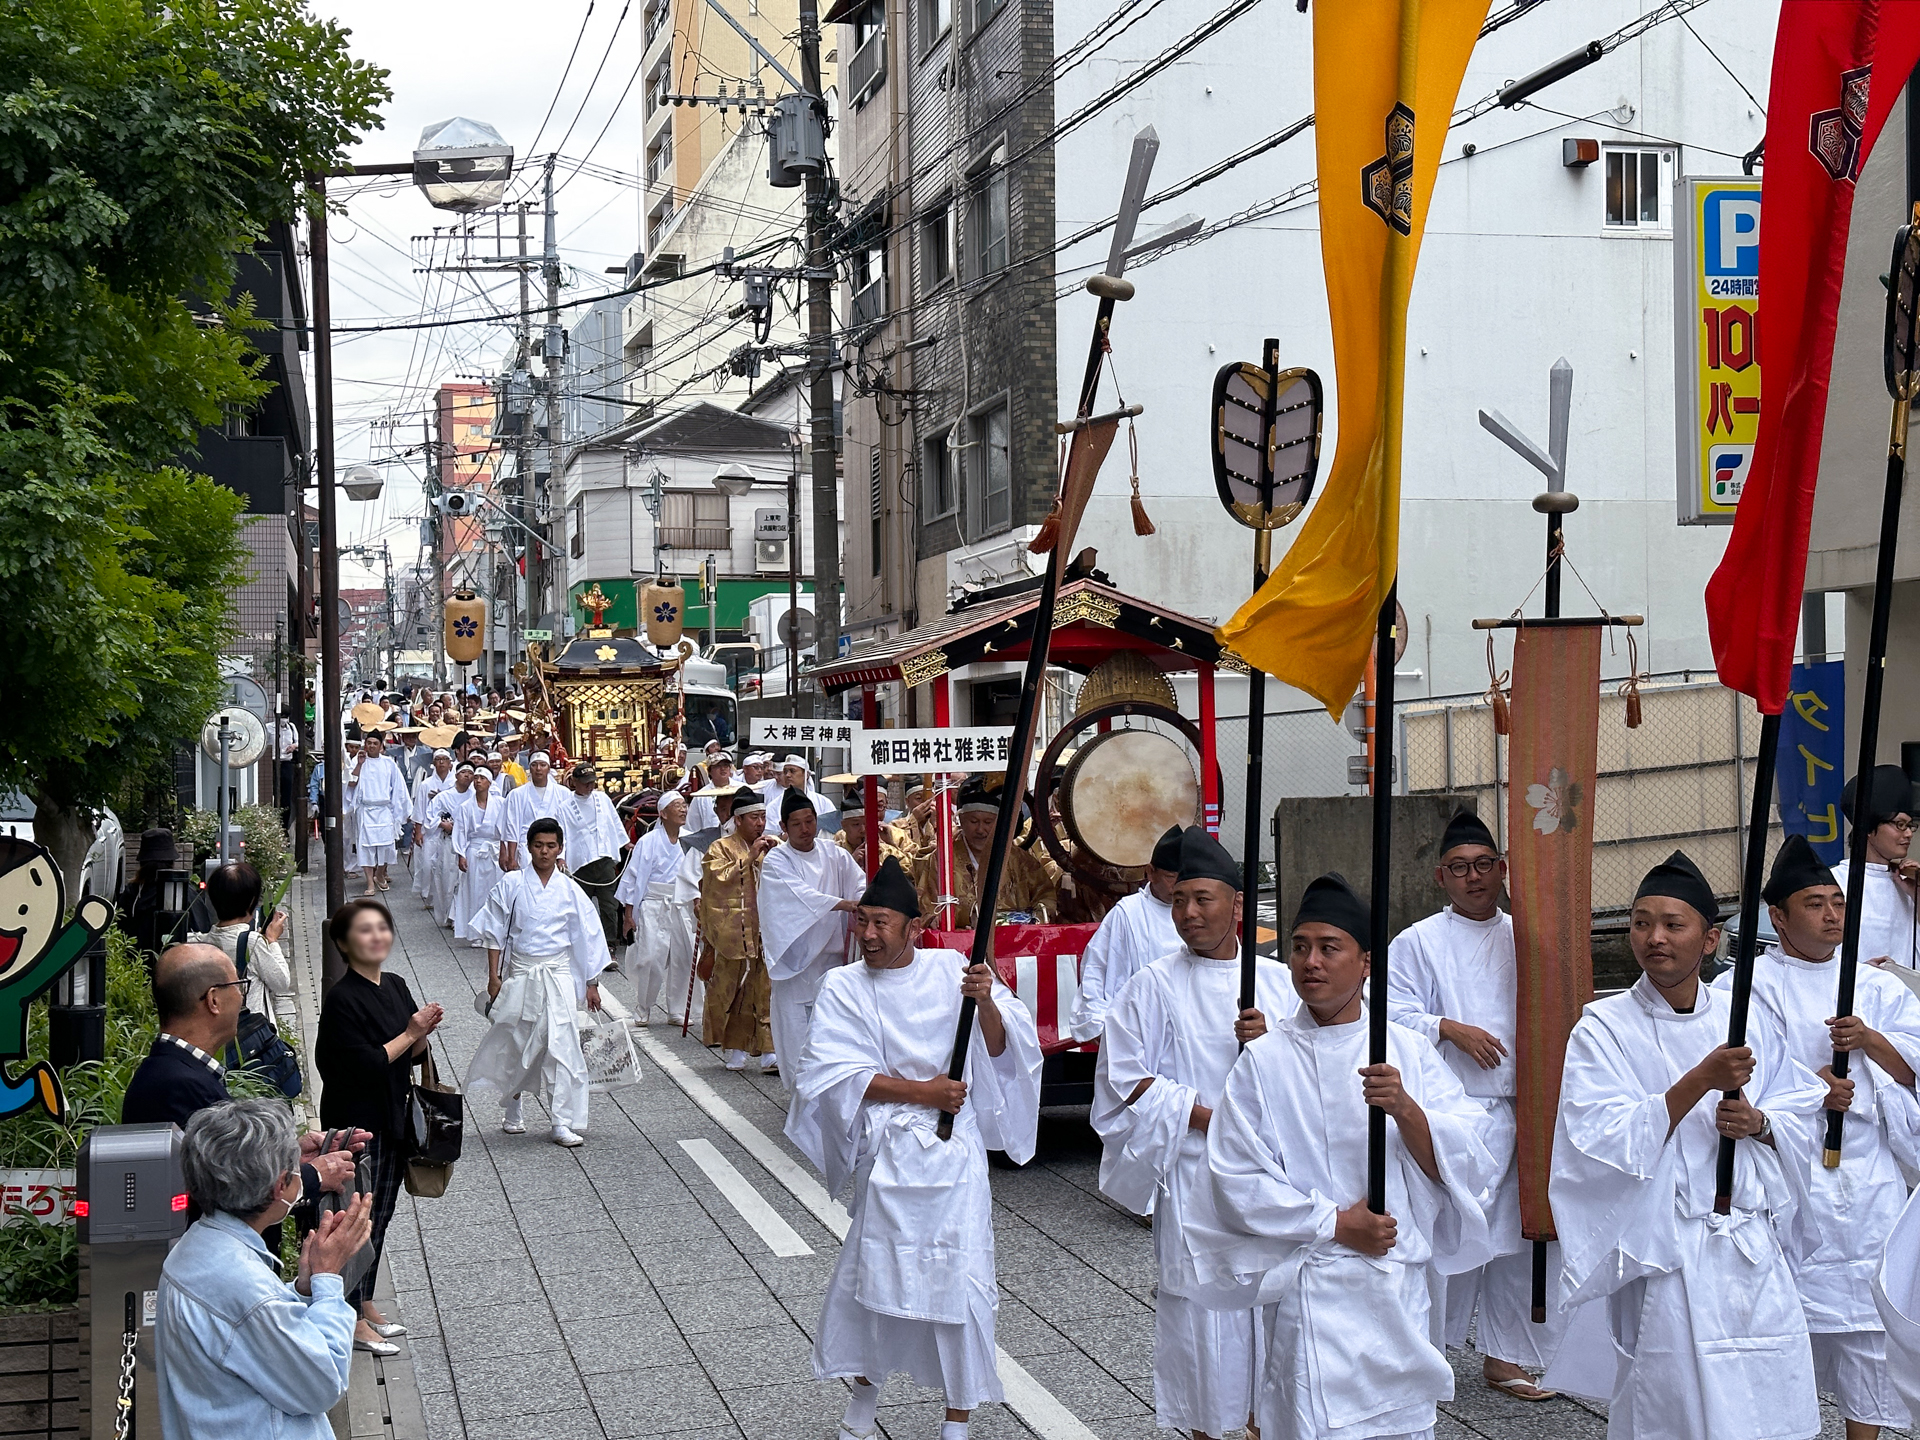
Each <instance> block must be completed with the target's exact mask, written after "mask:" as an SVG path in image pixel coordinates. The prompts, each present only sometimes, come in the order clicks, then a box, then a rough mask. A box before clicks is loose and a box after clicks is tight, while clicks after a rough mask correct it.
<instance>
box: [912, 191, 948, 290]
mask: <svg viewBox="0 0 1920 1440" xmlns="http://www.w3.org/2000/svg"><path fill="white" fill-rule="evenodd" d="M952 278H953V198H952V197H951V196H948V197H947V198H946V199H944V200H942V201H941V202H940V203H939V204H937V205H935V206H934V207H933V208H932V209H930V210H928V211H927V213H926V214H924V215H922V216H921V217H920V288H921V289H922V290H933V289H936V288H937V287H939V286H941V285H944V284H946V283H947V281H948V280H950V279H952Z"/></svg>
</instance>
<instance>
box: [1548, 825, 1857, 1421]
mask: <svg viewBox="0 0 1920 1440" xmlns="http://www.w3.org/2000/svg"><path fill="white" fill-rule="evenodd" d="M1717 917H1718V906H1717V904H1716V902H1715V900H1714V895H1713V890H1712V887H1711V886H1709V885H1708V884H1707V882H1706V880H1705V879H1704V878H1703V877H1702V876H1701V874H1700V871H1699V868H1698V867H1697V866H1695V865H1694V863H1693V862H1692V861H1691V860H1690V859H1688V858H1687V856H1685V855H1684V854H1682V853H1681V852H1679V851H1677V850H1676V851H1675V852H1674V853H1673V855H1672V856H1670V857H1669V858H1668V859H1667V860H1666V861H1665V862H1663V863H1662V864H1659V865H1656V866H1654V868H1653V869H1652V870H1651V871H1649V872H1648V873H1647V876H1646V878H1645V879H1644V880H1643V881H1642V882H1641V884H1640V891H1639V894H1638V896H1637V897H1636V898H1635V900H1634V902H1633V912H1632V918H1631V921H1630V926H1629V930H1628V941H1629V943H1630V944H1631V946H1632V948H1633V958H1634V959H1635V960H1636V961H1637V962H1638V963H1639V965H1640V969H1641V971H1642V974H1641V977H1640V979H1639V980H1638V981H1637V982H1636V983H1635V984H1634V986H1633V988H1632V989H1630V990H1627V991H1625V992H1623V993H1621V994H1619V995H1613V996H1609V997H1608V998H1607V999H1604V1000H1596V1001H1594V1002H1593V1003H1592V1004H1591V1005H1588V1006H1587V1007H1586V1010H1585V1012H1584V1013H1583V1014H1582V1015H1581V1017H1580V1019H1579V1021H1578V1022H1577V1023H1576V1024H1575V1025H1574V1027H1573V1034H1572V1035H1571V1036H1570V1037H1569V1039H1568V1042H1567V1059H1566V1069H1565V1072H1564V1074H1563V1076H1562V1078H1561V1084H1560V1114H1559V1117H1558V1119H1557V1121H1556V1123H1555V1127H1554V1138H1553V1178H1552V1182H1551V1185H1550V1187H1549V1194H1550V1197H1551V1199H1552V1202H1553V1218H1554V1225H1555V1228H1556V1229H1557V1230H1558V1232H1559V1235H1560V1248H1561V1255H1562V1259H1563V1268H1562V1270H1561V1274H1560V1304H1561V1306H1562V1308H1563V1309H1566V1310H1568V1311H1572V1310H1573V1309H1574V1308H1575V1307H1577V1306H1582V1305H1585V1304H1587V1303H1588V1302H1593V1301H1599V1302H1602V1303H1601V1305H1600V1306H1599V1307H1598V1309H1597V1313H1596V1312H1593V1311H1590V1312H1588V1314H1589V1315H1591V1316H1594V1318H1596V1319H1603V1320H1604V1328H1605V1330H1606V1332H1608V1333H1609V1334H1610V1336H1611V1339H1612V1346H1611V1349H1610V1351H1609V1349H1608V1348H1607V1347H1606V1346H1605V1345H1604V1343H1602V1344H1597V1345H1587V1344H1578V1343H1569V1344H1566V1345H1563V1346H1562V1347H1561V1350H1560V1355H1559V1357H1558V1359H1557V1361H1556V1363H1555V1365H1554V1367H1553V1369H1552V1370H1551V1371H1549V1372H1548V1375H1547V1383H1548V1384H1549V1385H1554V1386H1556V1387H1557V1388H1559V1389H1562V1390H1567V1391H1570V1392H1572V1393H1574V1394H1578V1395H1585V1396H1589V1397H1591V1398H1596V1399H1604V1400H1606V1401H1607V1402H1608V1405H1607V1415H1608V1419H1607V1433H1608V1435H1609V1436H1611V1437H1614V1440H1629V1437H1630V1440H1806V1437H1809V1436H1813V1435H1817V1434H1819V1433H1820V1406H1819V1402H1818V1400H1817V1398H1816V1396H1815V1393H1814V1380H1813V1352H1812V1349H1811V1347H1810V1346H1809V1344H1808V1341H1807V1322H1806V1318H1805V1316H1804V1315H1803V1314H1802V1313H1801V1306H1800V1296H1799V1294H1798V1292H1797V1291H1796V1290H1795V1288H1794V1283H1793V1272H1792V1270H1791V1268H1790V1266H1789V1263H1788V1254H1787V1250H1786V1248H1785V1247H1786V1246H1792V1247H1794V1248H1795V1249H1798V1248H1799V1247H1800V1244H1801V1241H1800V1238H1799V1236H1798V1233H1797V1230H1796V1221H1797V1220H1798V1218H1799V1217H1798V1216H1797V1215H1796V1213H1795V1203H1794V1196H1793V1185H1792V1183H1791V1181H1790V1179H1789V1175H1788V1170H1789V1169H1791V1168H1792V1167H1795V1166H1798V1167H1810V1166H1811V1165H1813V1164H1816V1163H1818V1162H1817V1161H1816V1160H1815V1159H1814V1158H1813V1154H1812V1146H1813V1144H1814V1143H1815V1142H1814V1141H1813V1137H1812V1127H1813V1124H1814V1121H1815V1116H1816V1113H1817V1111H1818V1109H1819V1107H1820V1104H1821V1102H1822V1101H1823V1100H1824V1099H1825V1097H1826V1087H1825V1085H1823V1084H1822V1083H1821V1082H1819V1081H1818V1080H1816V1079H1815V1078H1814V1077H1813V1076H1812V1075H1810V1074H1807V1073H1806V1072H1805V1071H1804V1070H1801V1071H1800V1076H1801V1083H1800V1084H1799V1085H1798V1086H1797V1087H1795V1086H1794V1085H1793V1084H1792V1082H1791V1081H1790V1080H1788V1079H1787V1078H1786V1077H1785V1076H1783V1075H1781V1074H1780V1073H1779V1072H1781V1071H1782V1070H1790V1069H1792V1068H1794V1062H1793V1060H1792V1059H1791V1057H1789V1056H1787V1055H1784V1054H1782V1053H1781V1052H1780V1048H1779V1046H1778V1045H1777V1044H1775V1045H1773V1046H1769V1045H1768V1044H1767V1043H1766V1041H1767V1037H1766V1034H1765V1027H1764V1026H1756V1027H1751V1028H1750V1029H1749V1031H1748V1036H1747V1038H1748V1040H1749V1044H1748V1045H1743V1046H1737V1047H1736V1046H1729V1045H1728V1044H1727V1043H1726V1041H1727V1020H1728V1009H1727V997H1726V996H1724V995H1722V994H1720V993H1718V992H1716V991H1714V990H1712V989H1709V988H1708V987H1707V986H1705V985H1703V984H1701V983H1700V962H1701V960H1702V959H1703V958H1704V957H1705V956H1706V955H1707V953H1708V952H1710V951H1711V950H1712V949H1713V947H1714V946H1715V944H1717V943H1718V940H1719V925H1718V918H1717ZM1726 1091H1737V1092H1739V1094H1738V1096H1737V1098H1735V1099H1732V1100H1728V1099H1725V1098H1723V1096H1724V1092H1726ZM1749 1095H1765V1096H1768V1097H1769V1103H1768V1108H1767V1109H1765V1110H1762V1109H1760V1108H1759V1107H1757V1106H1755V1105H1754V1104H1753V1103H1752V1102H1751V1101H1750V1100H1749V1099H1748V1098H1747V1097H1748V1096H1749ZM1723 1137H1725V1138H1729V1139H1733V1140H1735V1141H1736V1142H1737V1143H1736V1144H1735V1146H1734V1174H1733V1189H1732V1195H1731V1204H1730V1208H1729V1212H1728V1213H1727V1214H1725V1215H1720V1214H1716V1213H1715V1204H1714V1199H1715V1190H1716V1188H1717V1185H1716V1177H1715V1171H1716V1167H1717V1161H1718V1156H1719V1151H1720V1141H1721V1139H1722V1138H1723ZM1583 1322H1584V1317H1582V1316H1574V1317H1573V1318H1572V1320H1571V1322H1570V1331H1571V1333H1573V1334H1580V1333H1582V1331H1583V1329H1584V1328H1585V1327H1584V1323H1583Z"/></svg>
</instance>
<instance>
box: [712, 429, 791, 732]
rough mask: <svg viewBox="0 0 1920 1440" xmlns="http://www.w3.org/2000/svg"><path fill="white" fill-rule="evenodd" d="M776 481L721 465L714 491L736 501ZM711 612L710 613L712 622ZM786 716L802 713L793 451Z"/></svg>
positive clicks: (716, 585)
mask: <svg viewBox="0 0 1920 1440" xmlns="http://www.w3.org/2000/svg"><path fill="white" fill-rule="evenodd" d="M779 483H780V482H779V481H777V480H767V481H762V480H761V479H760V477H759V476H758V475H755V474H754V473H753V471H752V470H750V469H748V468H747V467H746V466H745V465H742V464H741V463H740V462H739V461H738V460H735V461H732V462H730V463H728V464H725V465H722V466H721V467H720V468H719V469H718V470H716V471H715V472H714V475H713V488H714V489H716V490H718V491H719V492H720V493H721V494H722V495H729V496H732V497H733V498H735V499H738V498H740V497H741V496H743V495H745V494H746V493H747V492H748V491H749V490H751V489H752V488H753V487H754V486H755V485H756V484H766V485H778V484H779ZM719 593H720V582H719V580H718V578H716V579H715V581H714V595H715V599H716V604H715V606H714V608H715V609H718V608H719V607H718V604H717V601H718V596H719ZM712 613H713V612H712V611H709V612H708V618H709V620H711V618H712ZM787 713H788V714H790V715H798V714H799V713H800V456H799V447H798V446H797V445H796V446H795V447H794V459H793V464H792V466H791V467H790V468H789V469H788V471H787Z"/></svg>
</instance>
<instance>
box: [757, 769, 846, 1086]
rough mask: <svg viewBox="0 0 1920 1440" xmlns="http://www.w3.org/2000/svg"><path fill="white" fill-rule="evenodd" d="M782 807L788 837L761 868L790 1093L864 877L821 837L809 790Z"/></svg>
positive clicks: (775, 1015)
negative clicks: (816, 1005) (815, 1007)
mask: <svg viewBox="0 0 1920 1440" xmlns="http://www.w3.org/2000/svg"><path fill="white" fill-rule="evenodd" d="M780 812H781V813H780V824H781V828H782V829H783V830H785V832H786V842H785V843H784V844H781V845H776V846H775V847H774V848H773V849H771V850H769V851H768V852H767V858H766V859H765V860H764V861H763V862H762V863H761V866H760V890H759V902H760V948H761V953H762V954H763V955H765V957H766V961H767V975H768V977H769V978H770V979H771V980H772V981H773V1004H772V1008H771V1010H770V1011H769V1013H768V1019H769V1020H770V1021H771V1023H772V1025H773V1049H774V1053H775V1054H777V1055H785V1056H786V1057H788V1058H787V1063H786V1064H785V1065H784V1066H782V1067H781V1070H780V1083H781V1084H783V1085H785V1086H786V1088H787V1089H788V1090H789V1091H791V1090H792V1089H793V1088H794V1075H795V1073H796V1072H797V1070H798V1069H799V1066H800V1062H801V1059H802V1057H803V1055H804V1053H805V1051H806V1047H807V1028H808V1026H809V1025H811V1024H812V1021H813V1005H814V999H815V997H816V996H818V995H819V993H820V982H821V981H823V980H825V979H826V978H827V972H828V971H829V970H832V969H834V968H835V967H836V966H839V965H843V964H845V963H846V959H847V937H848V936H849V935H850V934H851V933H852V927H853V914H854V911H855V910H857V909H858V908H859V900H860V897H861V896H862V895H863V894H865V893H866V889H867V877H866V874H865V873H864V872H863V871H862V870H861V869H860V867H859V866H858V865H856V864H855V863H854V860H853V856H851V855H849V854H848V853H847V852H846V851H845V850H842V849H841V848H840V847H839V846H838V845H832V844H822V843H820V815H819V812H818V811H817V810H816V809H815V808H814V804H813V800H812V799H811V798H810V797H809V796H808V794H807V792H806V791H804V790H789V791H787V792H786V796H785V798H784V799H783V800H782V801H781V802H780Z"/></svg>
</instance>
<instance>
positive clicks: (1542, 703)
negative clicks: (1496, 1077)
mask: <svg viewBox="0 0 1920 1440" xmlns="http://www.w3.org/2000/svg"><path fill="white" fill-rule="evenodd" d="M1511 713H1512V719H1511V723H1512V726H1513V730H1512V733H1511V735H1510V736H1509V737H1508V740H1507V774H1508V777H1509V780H1510V783H1509V786H1508V791H1507V870H1508V875H1507V887H1508V892H1509V894H1510V895H1511V896H1512V900H1513V947H1514V953H1515V958H1516V960H1517V961H1518V981H1519V984H1518V996H1517V1000H1518V1003H1517V1006H1516V1011H1517V1013H1516V1015H1515V1036H1516V1040H1517V1044H1516V1047H1515V1049H1516V1053H1515V1056H1514V1074H1515V1082H1516V1085H1517V1087H1518V1093H1517V1095H1516V1104H1515V1121H1516V1124H1517V1127H1518V1130H1519V1157H1518V1162H1517V1163H1518V1164H1519V1167H1520V1229H1521V1234H1522V1235H1523V1236H1524V1237H1525V1238H1526V1239H1528V1240H1552V1239H1554V1238H1555V1236H1554V1229H1553V1212H1552V1210H1551V1209H1550V1208H1549V1206H1548V1203H1547V1177H1548V1175H1549V1174H1550V1172H1551V1171H1552V1168H1553V1122H1554V1115H1555V1112H1556V1111H1557V1110H1558V1109H1559V1105H1560V1072H1561V1070H1562V1069H1563V1068H1564V1066H1565V1064H1566V1058H1567V1037H1568V1035H1570V1034H1571V1033H1572V1031H1573V1025H1574V1022H1575V1021H1576V1020H1578V1019H1579V1018H1580V1010H1581V1007H1582V1006H1584V1005H1585V1004H1586V1003H1587V1002H1588V1001H1590V1000H1591V999H1593V949H1592V925H1593V794H1594V785H1595V782H1596V778H1597V772H1598V769H1599V737H1600V627H1599V626H1597V625H1595V626H1587V625H1573V626H1565V627H1556V628H1553V629H1529V628H1526V627H1524V626H1523V627H1522V628H1521V629H1520V630H1519V631H1517V632H1516V634H1515V637H1514V645H1513V686H1512V701H1511Z"/></svg>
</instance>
